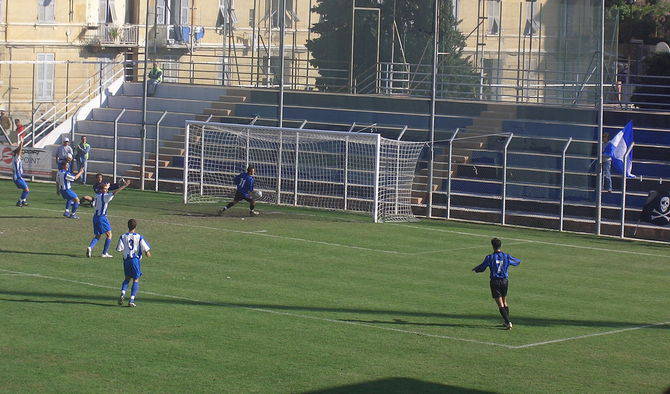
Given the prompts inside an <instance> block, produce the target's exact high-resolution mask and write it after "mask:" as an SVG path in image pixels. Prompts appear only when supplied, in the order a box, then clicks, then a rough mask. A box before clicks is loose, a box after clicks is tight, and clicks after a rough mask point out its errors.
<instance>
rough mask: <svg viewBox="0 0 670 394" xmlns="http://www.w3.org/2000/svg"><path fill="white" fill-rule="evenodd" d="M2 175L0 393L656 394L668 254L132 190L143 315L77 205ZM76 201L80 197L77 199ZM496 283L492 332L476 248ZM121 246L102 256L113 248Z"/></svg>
mask: <svg viewBox="0 0 670 394" xmlns="http://www.w3.org/2000/svg"><path fill="white" fill-rule="evenodd" d="M30 186H31V190H32V191H31V195H30V202H31V206H29V207H26V208H18V207H15V206H14V203H15V201H16V196H18V194H19V191H18V190H17V189H16V188H15V187H14V184H13V183H12V182H10V181H5V180H3V181H0V192H1V193H0V195H2V198H1V199H0V311H1V312H2V334H1V335H0V355H1V357H2V361H1V362H0V391H10V392H15V391H30V392H35V391H60V392H65V391H67V392H97V391H105V392H107V391H137V392H145V391H153V392H186V391H189V392H203V391H217V392H315V391H316V392H443V391H449V390H451V391H462V392H476V391H484V392H492V391H494V392H540V391H554V392H555V391H561V392H612V391H617V392H660V391H663V390H664V389H666V388H667V387H668V386H670V375H668V371H670V308H669V306H670V302H669V298H668V284H669V283H670V248H668V246H667V245H660V244H647V243H641V242H637V243H633V242H623V241H618V240H611V239H601V238H596V237H593V236H586V235H574V234H561V233H556V232H548V231H537V230H528V229H518V228H507V227H499V226H491V225H479V224H468V223H460V222H444V221H427V220H426V221H421V222H419V223H406V224H374V223H372V222H371V220H370V219H369V218H367V217H364V216H358V215H352V214H347V213H334V212H324V211H315V210H307V209H297V208H287V207H276V206H268V205H260V207H259V210H260V211H261V213H262V214H261V216H258V217H253V218H250V217H247V216H246V214H247V212H248V211H247V206H246V204H244V203H241V204H239V205H238V206H237V207H235V208H233V209H232V211H230V212H228V213H227V214H226V216H223V217H217V216H214V214H215V212H216V208H217V207H216V206H214V205H197V206H184V205H183V204H181V202H180V201H181V197H180V196H177V195H171V194H163V193H153V192H139V191H135V190H126V191H123V192H121V193H119V195H118V196H117V197H116V198H115V199H114V201H112V203H111V204H110V208H109V215H110V220H111V223H112V226H113V227H114V241H116V240H117V239H118V236H119V235H120V234H122V233H123V232H125V231H126V227H125V223H126V221H127V220H128V219H129V218H131V217H132V218H135V219H137V221H138V223H139V227H138V231H139V232H140V233H142V234H143V235H144V236H145V237H146V238H147V239H148V240H149V242H150V243H151V246H152V253H153V257H152V258H145V259H144V260H143V271H144V276H143V277H142V280H141V282H140V283H141V287H140V292H139V296H138V299H137V305H138V307H137V308H127V307H120V306H118V305H116V300H117V297H118V292H119V287H120V284H121V281H122V280H123V266H122V260H121V257H120V254H119V253H116V252H112V254H114V255H115V256H114V258H113V259H103V258H100V257H98V256H99V255H100V252H101V243H99V244H98V246H97V248H96V250H95V252H94V258H91V259H87V258H86V257H84V253H85V249H86V246H88V242H89V240H90V238H91V235H92V225H91V214H92V210H91V209H90V208H80V216H81V220H78V221H77V220H70V219H66V218H63V217H62V216H61V215H62V210H63V207H64V201H63V200H62V199H61V198H60V197H59V196H57V195H56V193H55V190H54V186H53V185H51V184H49V185H46V184H37V183H32V184H31V185H30ZM75 190H76V191H77V192H78V193H79V194H80V195H82V194H90V191H91V189H90V187H83V186H77V187H75ZM493 236H497V237H500V238H501V239H502V241H503V250H505V251H507V252H508V253H510V254H512V255H514V256H516V257H518V258H520V259H522V264H521V265H520V266H518V267H512V268H511V269H510V293H509V295H508V301H509V305H510V314H511V320H512V322H513V323H514V329H513V330H511V331H505V330H502V329H501V328H500V327H499V326H498V325H499V324H500V323H501V318H500V315H499V314H498V310H497V308H496V306H495V304H494V302H493V301H492V299H491V296H490V291H489V287H488V272H487V273H485V274H474V273H473V272H471V269H472V267H474V266H475V265H476V264H479V263H480V262H481V261H482V258H483V257H484V256H485V255H486V254H488V253H490V244H489V239H490V238H491V237H493ZM115 245H116V242H114V243H113V246H115Z"/></svg>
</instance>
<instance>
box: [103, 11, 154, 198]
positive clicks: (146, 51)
mask: <svg viewBox="0 0 670 394" xmlns="http://www.w3.org/2000/svg"><path fill="white" fill-rule="evenodd" d="M148 54H149V0H147V10H146V13H145V15H144V71H143V73H144V74H143V79H144V83H143V84H142V86H143V89H142V130H141V132H142V135H141V137H142V165H141V166H140V177H141V179H140V188H141V189H142V190H144V178H145V170H146V164H145V162H146V154H147V149H146V144H147V93H148V91H147V89H148V85H147V84H148V81H147V55H148ZM101 79H102V77H101ZM100 97H101V98H102V92H101V95H100ZM101 104H102V103H101Z"/></svg>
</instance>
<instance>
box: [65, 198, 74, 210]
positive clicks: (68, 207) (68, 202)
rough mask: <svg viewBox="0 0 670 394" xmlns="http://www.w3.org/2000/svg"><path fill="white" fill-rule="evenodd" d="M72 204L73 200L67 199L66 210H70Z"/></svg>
mask: <svg viewBox="0 0 670 394" xmlns="http://www.w3.org/2000/svg"><path fill="white" fill-rule="evenodd" d="M70 205H72V200H67V202H66V203H65V210H66V211H69V210H70Z"/></svg>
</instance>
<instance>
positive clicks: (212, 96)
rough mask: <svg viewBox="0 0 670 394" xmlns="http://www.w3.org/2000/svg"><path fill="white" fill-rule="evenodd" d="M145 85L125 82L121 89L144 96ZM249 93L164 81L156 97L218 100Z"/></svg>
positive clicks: (126, 92) (129, 94)
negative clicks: (223, 97)
mask: <svg viewBox="0 0 670 394" xmlns="http://www.w3.org/2000/svg"><path fill="white" fill-rule="evenodd" d="M143 89H144V85H143V84H142V83H139V82H125V83H124V84H123V87H122V89H121V92H122V94H123V95H126V96H140V97H141V96H142V95H143ZM247 94H248V93H247V92H245V91H244V90H240V89H231V88H227V87H221V86H214V85H189V84H177V83H171V82H163V83H161V84H160V86H159V87H158V91H157V92H156V95H155V96H154V97H158V98H174V99H187V100H207V101H217V100H218V99H219V98H220V97H221V96H246V95H247Z"/></svg>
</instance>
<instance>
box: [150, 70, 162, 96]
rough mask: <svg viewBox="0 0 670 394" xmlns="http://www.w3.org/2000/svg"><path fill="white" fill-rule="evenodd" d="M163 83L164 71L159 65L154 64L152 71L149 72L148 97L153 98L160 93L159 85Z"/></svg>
mask: <svg viewBox="0 0 670 394" xmlns="http://www.w3.org/2000/svg"><path fill="white" fill-rule="evenodd" d="M161 82H163V70H161V68H160V67H158V63H154V65H153V67H152V68H151V71H149V83H148V84H147V96H149V97H153V96H154V95H155V94H156V92H157V91H158V85H160V84H161Z"/></svg>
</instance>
